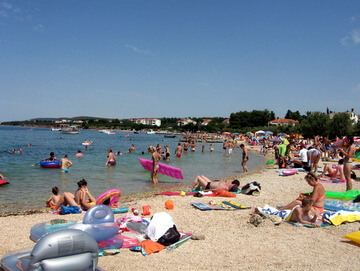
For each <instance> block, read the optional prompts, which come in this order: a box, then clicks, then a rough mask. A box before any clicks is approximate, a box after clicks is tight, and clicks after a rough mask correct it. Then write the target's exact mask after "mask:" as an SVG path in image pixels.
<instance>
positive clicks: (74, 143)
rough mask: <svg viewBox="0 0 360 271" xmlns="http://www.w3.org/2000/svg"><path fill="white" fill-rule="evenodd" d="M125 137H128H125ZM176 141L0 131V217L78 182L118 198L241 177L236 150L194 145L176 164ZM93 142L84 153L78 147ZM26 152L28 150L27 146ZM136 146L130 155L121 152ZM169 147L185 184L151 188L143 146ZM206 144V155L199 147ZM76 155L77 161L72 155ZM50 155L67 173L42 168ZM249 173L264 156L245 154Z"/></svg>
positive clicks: (163, 179) (165, 181) (166, 181)
mask: <svg viewBox="0 0 360 271" xmlns="http://www.w3.org/2000/svg"><path fill="white" fill-rule="evenodd" d="M126 135H130V137H126ZM179 139H180V136H178V137H177V138H164V135H161V134H153V135H150V134H144V133H140V134H134V133H132V132H120V131H116V134H115V135H107V134H103V133H99V131H97V130H81V131H80V133H79V134H75V135H66V134H61V133H60V132H58V131H51V130H50V129H49V128H29V127H12V126H0V173H2V174H3V175H5V176H6V177H7V179H6V180H7V181H9V182H10V184H8V185H2V186H0V212H4V211H19V210H26V209H32V208H39V207H44V200H46V199H47V198H48V197H49V196H50V195H51V188H52V187H53V186H58V187H59V188H60V191H61V192H64V191H70V192H75V190H76V188H77V184H76V183H77V182H78V181H79V180H80V179H86V180H87V182H88V188H89V190H90V191H91V192H92V193H93V195H94V196H95V197H97V196H98V195H100V194H101V193H103V192H105V191H107V190H109V189H120V190H121V191H122V193H123V194H134V193H140V192H146V191H151V190H153V189H154V188H161V189H163V188H165V189H166V187H167V186H169V187H170V186H173V185H174V184H186V185H187V184H190V183H191V181H192V180H193V179H194V177H195V176H196V175H206V176H208V177H209V178H211V179H214V178H221V177H225V176H232V175H236V174H239V173H242V168H241V150H240V149H235V151H234V153H233V155H232V156H226V155H223V150H222V144H219V143H217V144H216V143H215V144H213V146H214V148H215V150H214V152H209V145H210V144H208V143H198V146H197V150H196V152H188V153H184V155H183V157H182V158H181V159H178V158H176V157H175V155H174V154H173V153H174V150H175V147H176V145H177V144H178V142H179ZM84 140H91V141H93V142H94V144H92V145H91V146H90V148H89V149H88V150H85V149H84V146H83V145H82V142H83V141H84ZM29 143H30V144H31V145H32V146H31V147H28V146H27V145H28V144H29ZM131 144H135V147H136V150H135V151H134V152H133V153H126V151H127V150H128V149H129V147H130V146H131ZM157 144H160V145H161V146H164V145H168V146H169V147H170V150H171V152H172V155H171V157H170V158H171V161H170V162H165V163H167V164H169V165H171V166H174V167H178V168H181V169H182V172H183V175H184V178H185V179H184V180H177V179H173V178H171V177H168V176H164V175H159V184H156V185H155V184H152V183H151V181H150V172H149V171H146V170H144V169H143V168H142V166H141V165H140V163H139V160H138V159H139V158H146V159H151V156H150V154H148V153H147V147H148V146H150V145H152V146H156V145H157ZM202 145H205V152H204V153H202V152H201V146H202ZM20 148H21V149H22V150H23V152H22V153H11V150H12V149H16V150H19V149H20ZM108 148H112V149H113V151H114V152H115V153H116V152H118V151H121V152H122V153H123V155H120V156H117V162H118V163H117V165H116V166H114V167H107V166H105V162H106V159H107V158H106V156H107V149H108ZM163 149H164V148H163ZM78 150H81V151H82V153H83V154H84V156H83V157H81V158H75V156H74V155H75V154H76V153H77V151H78ZM50 152H54V153H55V155H56V157H57V158H58V159H60V158H61V157H63V156H64V155H65V154H67V155H68V157H69V159H70V160H71V161H72V162H73V164H74V165H73V166H72V167H71V168H70V170H69V172H68V173H61V171H60V169H48V168H41V167H40V166H39V165H36V164H37V163H38V162H39V161H40V160H42V159H45V158H46V157H48V156H49V153H50ZM142 152H144V154H142ZM249 156H250V160H249V162H248V164H247V165H248V168H249V169H250V170H254V169H257V168H259V167H261V166H262V165H263V163H264V161H263V157H262V156H259V155H256V154H253V153H250V155H249Z"/></svg>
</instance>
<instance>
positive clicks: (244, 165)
mask: <svg viewBox="0 0 360 271" xmlns="http://www.w3.org/2000/svg"><path fill="white" fill-rule="evenodd" d="M240 148H241V149H242V150H243V153H242V161H241V166H242V168H243V172H248V171H249V169H248V168H247V166H246V162H247V161H249V156H248V150H247V149H246V148H245V145H244V144H240Z"/></svg>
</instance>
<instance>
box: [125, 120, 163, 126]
mask: <svg viewBox="0 0 360 271" xmlns="http://www.w3.org/2000/svg"><path fill="white" fill-rule="evenodd" d="M131 121H133V122H135V123H136V124H144V125H151V126H158V127H160V126H161V120H159V119H131Z"/></svg>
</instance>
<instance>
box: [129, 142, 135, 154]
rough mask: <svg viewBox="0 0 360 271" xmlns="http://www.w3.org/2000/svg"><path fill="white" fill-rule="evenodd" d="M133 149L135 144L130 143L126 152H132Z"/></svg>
mask: <svg viewBox="0 0 360 271" xmlns="http://www.w3.org/2000/svg"><path fill="white" fill-rule="evenodd" d="M133 151H135V145H134V144H131V146H130V148H129V150H128V151H127V152H128V153H132V152H133Z"/></svg>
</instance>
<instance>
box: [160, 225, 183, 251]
mask: <svg viewBox="0 0 360 271" xmlns="http://www.w3.org/2000/svg"><path fill="white" fill-rule="evenodd" d="M179 240H180V233H179V232H178V230H177V229H176V226H175V225H174V226H172V227H171V228H169V229H168V230H167V231H166V232H165V233H164V235H163V236H161V237H160V238H159V239H158V240H157V242H158V243H160V244H162V245H164V246H169V245H172V244H174V243H176V242H177V241H179Z"/></svg>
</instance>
